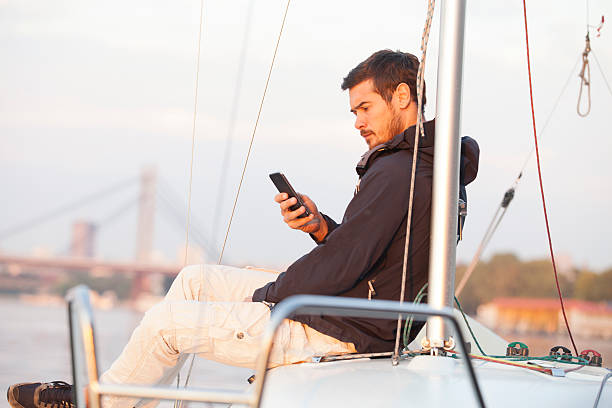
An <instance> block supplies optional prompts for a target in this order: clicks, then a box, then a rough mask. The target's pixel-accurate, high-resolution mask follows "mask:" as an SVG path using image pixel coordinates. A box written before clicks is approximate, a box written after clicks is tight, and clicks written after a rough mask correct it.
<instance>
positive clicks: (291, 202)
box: [280, 197, 297, 215]
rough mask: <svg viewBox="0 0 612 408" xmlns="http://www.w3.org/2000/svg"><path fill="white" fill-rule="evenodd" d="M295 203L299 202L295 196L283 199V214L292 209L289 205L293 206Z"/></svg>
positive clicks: (281, 204)
mask: <svg viewBox="0 0 612 408" xmlns="http://www.w3.org/2000/svg"><path fill="white" fill-rule="evenodd" d="M295 204H297V198H295V197H291V198H290V199H288V200H285V201H281V203H280V208H281V213H282V214H283V215H285V212H287V211H290V210H289V207H291V206H292V205H295Z"/></svg>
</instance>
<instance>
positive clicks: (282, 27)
mask: <svg viewBox="0 0 612 408" xmlns="http://www.w3.org/2000/svg"><path fill="white" fill-rule="evenodd" d="M202 4H203V0H202ZM290 4H291V0H287V6H286V7H285V12H284V14H283V20H282V23H281V27H280V30H279V33H278V38H277V40H276V46H275V47H274V54H273V56H272V61H271V63H270V69H269V71H268V76H267V78H266V84H265V86H264V91H263V95H262V97H261V101H260V104H259V110H258V111H257V119H256V120H255V125H254V127H253V133H252V135H251V142H250V144H249V149H248V151H247V156H246V159H245V161H244V167H243V168H242V174H241V176H240V183H239V184H238V189H237V191H236V198H235V199H234V205H233V207H232V213H231V216H230V219H229V222H228V225H227V231H226V232H225V239H224V240H223V246H222V247H221V253H220V254H219V260H218V261H217V264H219V265H220V264H221V261H222V260H223V253H224V252H225V245H226V243H227V238H228V236H229V232H230V228H231V226H232V220H233V218H234V213H235V211H236V206H237V204H238V197H239V196H240V190H241V188H242V182H243V181H244V175H245V173H246V169H247V165H248V162H249V157H250V156H251V151H252V148H253V142H254V140H255V134H256V132H257V125H258V124H259V119H260V117H261V112H262V110H263V105H264V101H265V99H266V93H267V91H268V85H269V84H270V78H271V76H272V69H273V68H274V62H275V61H276V55H277V52H278V46H279V44H280V40H281V37H282V35H283V29H284V27H285V21H286V20H287V13H288V11H289V5H290ZM201 30H202V11H201V10H200V38H201ZM199 53H200V49H199V41H198V67H199V62H200V54H199ZM198 71H199V69H198ZM196 78H197V77H196ZM195 106H196V107H197V80H196V104H195ZM195 111H196V109H195V107H194V125H193V126H194V134H195ZM193 139H195V138H193ZM191 156H192V169H193V147H192V151H191ZM189 196H190V197H191V178H190V181H189ZM187 222H188V225H189V220H188V221H187ZM187 237H189V235H187ZM186 259H187V251H185V260H186ZM200 267H201V268H202V267H203V265H200ZM200 292H201V291H198V300H199V296H200ZM194 361H195V354H193V355H192V358H191V363H190V365H189V370H188V371H187V378H186V379H185V385H184V386H185V387H187V384H188V383H189V379H190V378H191V373H192V370H193V364H194ZM178 382H179V377H177V387H178ZM180 407H182V401H181V402H180V404H179V408H180ZM175 408H176V404H175Z"/></svg>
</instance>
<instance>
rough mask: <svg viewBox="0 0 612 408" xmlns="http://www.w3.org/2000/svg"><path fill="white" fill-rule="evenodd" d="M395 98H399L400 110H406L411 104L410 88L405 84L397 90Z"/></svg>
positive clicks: (400, 85)
mask: <svg viewBox="0 0 612 408" xmlns="http://www.w3.org/2000/svg"><path fill="white" fill-rule="evenodd" d="M394 96H395V97H396V98H397V101H398V103H399V107H400V109H406V108H407V107H408V106H409V105H410V102H411V100H412V99H411V95H410V87H408V85H407V84H406V83H404V82H402V83H401V84H399V85H398V86H397V88H395V92H394Z"/></svg>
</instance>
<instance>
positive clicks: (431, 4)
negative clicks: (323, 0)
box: [391, 0, 436, 366]
mask: <svg viewBox="0 0 612 408" xmlns="http://www.w3.org/2000/svg"><path fill="white" fill-rule="evenodd" d="M435 5H436V2H435V0H428V2H427V17H426V19H425V27H424V28H423V35H422V37H421V62H420V63H419V70H418V72H417V87H416V88H417V89H416V92H417V123H416V126H415V132H414V146H413V153H412V170H411V175H410V196H409V198H408V215H407V218H406V243H405V245H404V261H403V264H402V286H401V293H400V299H399V301H400V303H404V296H405V294H406V274H407V268H408V250H409V247H410V227H411V226H412V207H413V203H414V185H415V180H414V178H415V175H416V164H417V158H418V151H419V135H421V136H423V137H425V130H424V129H423V85H424V83H425V60H426V57H427V43H428V41H429V32H430V30H431V22H432V19H433V14H434V8H435ZM401 329H402V315H401V314H400V315H399V316H398V317H397V329H396V333H395V348H394V349H393V357H392V358H391V363H392V364H393V365H394V366H397V365H398V364H399V358H400V353H399V345H400V336H401V332H402V330H401Z"/></svg>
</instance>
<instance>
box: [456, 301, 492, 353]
mask: <svg viewBox="0 0 612 408" xmlns="http://www.w3.org/2000/svg"><path fill="white" fill-rule="evenodd" d="M455 304H456V305H457V307H458V308H459V311H460V312H461V316H462V317H463V321H465V325H466V326H467V328H468V330H469V332H470V335H471V336H472V338H473V339H474V343H476V347H478V350H479V351H480V354H482V355H483V356H486V355H487V353H485V352H484V350H483V349H482V347H480V343H479V342H478V340H477V339H476V336H475V335H474V332H473V331H472V326H470V322H468V319H467V316H466V315H465V313H464V312H463V308H462V307H461V303H459V299H457V296H455Z"/></svg>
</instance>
